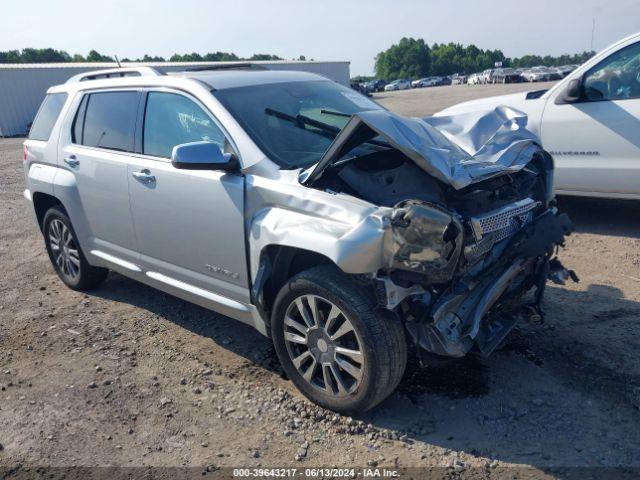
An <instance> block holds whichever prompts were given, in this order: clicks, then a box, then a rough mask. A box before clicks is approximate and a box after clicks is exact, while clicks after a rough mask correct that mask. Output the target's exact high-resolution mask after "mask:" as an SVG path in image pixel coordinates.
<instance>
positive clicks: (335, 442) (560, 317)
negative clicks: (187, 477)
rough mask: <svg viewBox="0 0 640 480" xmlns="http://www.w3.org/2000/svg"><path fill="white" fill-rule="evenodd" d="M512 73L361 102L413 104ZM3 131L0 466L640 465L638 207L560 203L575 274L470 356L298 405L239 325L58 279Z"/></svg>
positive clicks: (430, 104) (261, 347) (424, 105)
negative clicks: (81, 289) (76, 287)
mask: <svg viewBox="0 0 640 480" xmlns="http://www.w3.org/2000/svg"><path fill="white" fill-rule="evenodd" d="M527 88H530V86H529V85H513V86H506V87H503V86H491V85H489V86H481V87H466V86H459V87H440V88H433V89H424V90H417V91H409V92H398V93H389V94H381V95H379V98H380V101H381V102H382V103H384V104H385V105H387V106H388V107H390V108H391V109H393V110H396V111H398V112H400V113H407V114H412V115H416V114H422V115H425V114H428V113H431V112H433V111H435V110H438V109H440V108H443V107H445V106H446V105H449V104H453V103H456V102H458V101H461V100H464V99H466V98H469V97H472V96H485V95H493V94H499V93H502V92H504V91H507V90H508V91H514V90H516V89H527ZM21 141H22V140H21V139H0V212H1V218H2V232H1V233H0V265H1V272H2V277H1V278H0V346H1V348H0V390H1V391H0V478H14V477H15V476H19V475H20V474H21V473H24V472H27V469H28V468H30V467H34V466H96V465H101V466H121V467H130V466H176V467H184V466H189V467H197V469H199V471H201V470H203V469H205V468H206V467H207V466H215V467H254V466H263V467H284V466H294V467H298V468H304V467H321V466H322V467H328V466H338V467H353V466H357V467H366V466H372V465H379V466H388V467H428V468H431V469H433V470H431V471H432V472H436V473H437V474H438V475H440V474H445V473H446V474H451V475H454V476H455V475H459V474H460V475H461V476H463V477H469V478H486V477H493V478H496V477H503V476H513V474H514V472H515V470H514V469H512V468H511V469H507V470H505V469H503V467H514V466H531V467H533V468H534V469H532V470H527V473H524V474H523V475H524V476H531V477H533V476H535V475H538V476H537V477H536V478H540V475H542V476H544V475H549V476H561V477H562V476H564V477H565V478H566V476H567V475H569V473H570V472H575V471H576V470H575V469H574V470H572V469H571V467H602V466H611V467H616V466H625V467H631V466H633V467H636V468H637V467H640V412H639V411H638V409H639V408H640V355H638V352H639V351H640V325H639V322H638V320H639V319H640V222H638V219H639V218H640V204H638V203H622V202H602V201H592V200H577V199H574V200H567V199H561V205H562V208H564V209H565V210H566V211H568V212H569V213H570V215H571V216H572V218H573V219H574V221H575V222H576V224H577V230H578V232H577V233H575V234H574V235H572V236H571V237H570V239H569V242H568V244H567V248H566V250H565V251H564V252H563V253H562V258H563V260H564V262H565V264H566V265H567V266H568V267H569V268H572V269H574V270H575V271H576V272H577V273H578V275H579V276H580V278H581V282H580V283H579V284H578V285H571V286H568V287H566V288H560V287H557V286H551V287H550V288H549V289H548V295H547V297H546V300H545V303H544V308H545V310H546V312H547V314H548V315H547V320H546V323H544V324H543V325H533V324H526V325H522V326H520V327H519V328H518V329H517V330H516V331H514V332H513V333H512V334H511V335H510V337H509V338H508V340H507V342H506V343H505V344H504V345H503V347H502V348H500V350H499V351H497V352H496V353H495V354H494V355H493V356H492V357H490V358H489V359H488V360H479V359H476V358H468V359H465V360H462V361H458V362H456V363H452V364H449V365H444V366H439V367H431V368H428V369H424V370H412V371H411V374H409V375H407V378H405V380H404V381H403V383H402V384H401V386H400V388H399V391H398V392H397V393H396V394H394V395H393V396H392V397H391V398H390V399H389V400H388V401H386V402H385V403H384V404H382V405H381V406H380V407H379V408H377V409H376V410H375V411H373V412H371V413H370V414H367V415H362V416H360V417H358V418H346V417H341V416H338V415H335V414H333V413H331V412H327V411H324V410H322V409H319V408H317V407H315V406H314V405H312V404H310V403H308V402H307V401H305V400H304V399H303V398H302V397H301V396H300V395H299V394H298V393H297V392H296V390H295V389H294V388H293V387H292V385H291V384H290V383H289V382H288V381H287V380H285V379H283V378H282V375H281V371H280V368H279V367H278V364H277V361H276V359H275V355H274V353H273V350H272V347H271V345H270V343H269V341H268V340H267V339H265V338H263V337H261V336H260V335H259V334H258V333H257V332H254V331H252V330H251V329H250V328H248V327H245V326H243V325H241V324H238V323H236V322H234V321H232V320H230V319H227V318H224V317H221V316H219V315H216V314H214V313H211V312H209V311H206V310H204V309H202V308H199V307H196V306H193V305H190V304H187V303H185V302H183V301H180V300H177V299H175V298H173V297H170V296H168V295H165V294H163V293H160V292H158V291H155V290H152V289H151V288H148V287H145V286H142V285H139V284H137V283H135V282H133V281H131V280H128V279H126V278H124V277H121V276H118V275H114V274H112V275H111V276H110V278H109V279H108V281H107V282H106V283H105V284H104V285H103V286H102V287H101V288H99V289H98V290H95V291H93V292H91V293H90V294H87V295H85V294H81V293H76V292H73V291H71V290H68V289H67V288H65V287H64V286H63V284H62V283H61V282H60V281H58V279H57V277H56V276H55V274H54V272H53V269H52V268H51V266H50V265H49V261H48V259H47V257H46V255H45V250H44V245H43V241H42V238H41V236H40V234H39V232H38V231H37V230H36V227H35V225H34V223H33V221H32V218H31V216H30V213H29V212H28V211H27V208H26V205H25V201H24V199H23V198H22V190H23V188H24V183H23V176H22V165H21ZM2 467H4V468H5V469H8V470H5V473H4V475H7V476H6V477H5V476H3V472H2V470H1V468H2ZM213 468H214V467H210V470H211V469H213ZM567 468H569V470H566V469H567ZM423 472H424V471H423ZM563 472H564V473H563ZM414 476H416V475H414Z"/></svg>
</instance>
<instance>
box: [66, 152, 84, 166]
mask: <svg viewBox="0 0 640 480" xmlns="http://www.w3.org/2000/svg"><path fill="white" fill-rule="evenodd" d="M64 163H66V164H67V165H69V166H70V167H73V168H75V167H77V166H78V165H80V160H78V159H77V158H76V156H75V155H69V156H68V157H67V158H65V159H64Z"/></svg>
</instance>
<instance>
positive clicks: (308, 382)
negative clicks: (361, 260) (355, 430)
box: [271, 266, 407, 414]
mask: <svg viewBox="0 0 640 480" xmlns="http://www.w3.org/2000/svg"><path fill="white" fill-rule="evenodd" d="M271 333H272V337H273V343H274V346H275V349H276V353H277V355H278V358H279V359H280V362H281V363H282V366H283V368H284V370H285V372H286V374H287V375H288V377H289V378H290V379H291V380H292V381H293V383H294V384H295V385H296V387H297V388H298V389H299V390H300V391H301V392H302V393H303V394H304V395H305V396H306V397H307V398H309V399H310V400H311V401H313V402H315V403H317V404H318V405H320V406H322V407H325V408H328V409H331V410H334V411H337V412H340V413H346V414H352V413H357V412H362V411H365V410H368V409H370V408H372V407H374V406H376V405H377V404H378V403H380V402H381V401H382V400H384V399H385V398H386V397H387V396H389V395H390V394H391V393H392V392H393V390H394V389H395V388H396V387H397V385H398V383H399V382H400V380H401V379H402V376H403V373H404V369H405V366H406V362H407V344H406V337H405V332H404V327H403V325H402V324H401V322H400V321H399V320H398V319H397V318H394V317H392V316H391V315H385V314H384V311H380V310H378V309H377V308H376V302H375V300H374V298H373V296H372V294H371V293H370V292H368V291H367V290H366V289H365V288H363V286H361V285H359V284H357V283H355V282H353V281H352V280H351V279H350V278H349V277H348V276H347V275H345V274H344V273H342V272H340V271H339V270H338V269H337V268H335V267H332V266H319V267H315V268H312V269H310V270H306V271H304V272H302V273H300V274H298V275H296V276H295V277H293V278H292V279H291V280H290V281H289V282H288V283H287V284H286V285H285V286H284V287H283V288H282V289H281V290H280V292H279V294H278V296H277V298H276V301H275V304H274V308H273V314H272V318H271Z"/></svg>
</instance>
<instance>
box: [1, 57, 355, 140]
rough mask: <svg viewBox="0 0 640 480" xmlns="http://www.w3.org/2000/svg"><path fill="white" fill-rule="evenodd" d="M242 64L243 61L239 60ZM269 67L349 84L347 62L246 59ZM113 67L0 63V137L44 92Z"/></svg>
mask: <svg viewBox="0 0 640 480" xmlns="http://www.w3.org/2000/svg"><path fill="white" fill-rule="evenodd" d="M218 63H223V62H180V63H178V62H163V63H127V64H123V66H142V65H146V66H152V67H155V68H158V70H162V71H165V72H168V71H179V70H184V69H185V68H189V67H197V66H207V65H216V64H218ZM240 63H245V62H240ZM250 63H255V64H259V65H262V66H263V67H265V68H268V69H270V70H298V71H305V72H313V73H317V74H320V75H324V76H326V77H328V78H330V79H332V80H335V81H336V82H339V83H342V84H343V85H349V78H350V75H349V62H297V61H293V62H287V61H274V62H268V61H267V62H250ZM104 68H114V64H113V63H89V64H86V63H82V64H78V63H76V64H74V63H58V64H13V65H12V64H0V137H3V136H4V137H9V136H13V135H24V134H26V133H27V130H28V126H29V124H30V123H31V122H33V119H34V117H35V114H36V112H37V111H38V107H39V106H40V103H41V102H42V99H43V98H44V95H45V93H46V91H47V90H48V89H49V87H52V86H53V85H59V84H61V83H64V82H66V81H67V80H68V79H69V78H70V77H72V76H73V75H77V74H78V73H82V72H87V71H91V70H99V69H104Z"/></svg>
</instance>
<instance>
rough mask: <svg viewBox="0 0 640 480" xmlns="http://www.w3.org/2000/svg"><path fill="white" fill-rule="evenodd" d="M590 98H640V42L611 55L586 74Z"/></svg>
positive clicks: (587, 92)
mask: <svg viewBox="0 0 640 480" xmlns="http://www.w3.org/2000/svg"><path fill="white" fill-rule="evenodd" d="M584 87H585V95H586V97H587V98H588V99H589V100H624V99H628V98H640V43H635V44H633V45H629V46H628V47H625V48H623V49H621V50H618V51H617V52H615V53H613V54H611V55H609V56H608V57H607V58H606V59H605V60H603V61H602V62H600V63H599V64H598V65H596V66H595V67H593V68H592V69H591V70H589V71H588V72H587V73H586V74H585V80H584Z"/></svg>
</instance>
